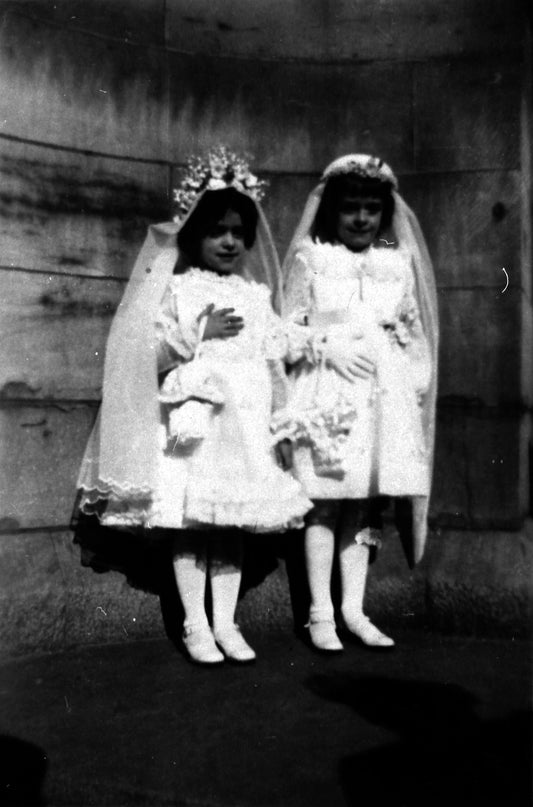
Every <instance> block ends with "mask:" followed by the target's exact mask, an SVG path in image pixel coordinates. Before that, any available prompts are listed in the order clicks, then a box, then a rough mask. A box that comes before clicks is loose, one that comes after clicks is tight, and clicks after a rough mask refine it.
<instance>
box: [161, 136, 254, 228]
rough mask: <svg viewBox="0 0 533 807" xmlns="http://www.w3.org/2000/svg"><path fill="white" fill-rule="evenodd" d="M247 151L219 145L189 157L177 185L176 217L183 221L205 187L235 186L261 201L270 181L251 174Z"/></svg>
mask: <svg viewBox="0 0 533 807" xmlns="http://www.w3.org/2000/svg"><path fill="white" fill-rule="evenodd" d="M247 159H249V157H248V155H243V156H242V157H240V156H239V155H237V154H235V152H233V151H230V150H229V149H228V148H227V147H226V146H216V147H215V148H213V149H211V151H209V152H208V153H207V155H205V156H204V157H190V158H189V159H188V160H187V163H186V167H185V168H184V170H183V174H182V179H181V182H180V185H179V187H178V188H174V191H173V196H174V202H175V203H176V206H177V213H176V215H175V216H174V221H176V222H179V221H181V220H182V219H183V218H184V217H185V216H186V215H187V213H188V212H189V210H190V209H191V207H192V205H193V204H194V202H195V201H196V199H197V197H198V196H199V195H200V194H201V193H203V192H204V191H206V190H207V191H218V190H222V189H224V188H235V190H238V191H240V192H241V193H246V194H247V195H248V196H250V197H251V198H252V199H253V200H254V202H260V201H261V199H262V198H263V197H264V195H265V188H266V186H267V185H268V183H267V182H266V181H265V180H261V179H258V178H257V177H256V176H255V174H252V172H251V171H250V167H249V165H248V162H247Z"/></svg>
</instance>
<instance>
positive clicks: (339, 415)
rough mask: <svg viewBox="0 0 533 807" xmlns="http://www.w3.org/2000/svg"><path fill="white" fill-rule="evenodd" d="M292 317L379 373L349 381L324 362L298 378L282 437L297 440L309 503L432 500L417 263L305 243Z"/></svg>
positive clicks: (381, 251)
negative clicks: (414, 265)
mask: <svg viewBox="0 0 533 807" xmlns="http://www.w3.org/2000/svg"><path fill="white" fill-rule="evenodd" d="M286 294H287V301H286V302H287V307H286V310H287V312H290V317H291V318H292V319H293V320H295V321H299V322H306V323H308V324H309V325H310V326H311V327H312V328H313V329H314V330H315V331H316V332H317V334H321V335H322V338H325V339H327V340H333V341H334V343H335V344H337V346H340V347H342V349H343V350H345V352H346V353H347V354H348V355H353V354H354V353H361V354H364V355H365V356H367V357H368V358H369V359H371V360H372V361H373V362H374V363H375V365H376V372H375V374H374V375H373V376H371V377H370V378H369V379H362V378H356V379H355V382H354V383H351V382H350V381H348V380H345V379H344V378H343V377H342V376H341V375H339V373H337V372H336V371H335V370H334V369H332V368H329V367H327V366H326V364H325V363H324V362H323V361H322V360H321V359H320V350H317V356H318V358H317V359H316V360H315V361H314V362H313V361H309V360H307V359H306V358H304V359H302V360H300V361H299V362H298V363H297V364H296V365H295V366H294V369H293V372H292V392H291V402H290V405H289V406H288V407H287V409H286V411H285V412H284V413H282V414H281V413H280V415H281V416H280V417H279V419H278V426H279V436H291V433H292V436H293V439H294V441H295V451H294V473H295V476H296V478H297V479H299V480H300V482H301V483H302V485H303V487H304V489H305V491H306V493H307V495H308V496H309V497H310V498H311V499H358V498H368V497H370V496H376V495H389V496H419V495H420V496H427V495H428V493H429V488H430V473H431V472H430V461H429V460H428V457H427V452H426V449H425V440H424V434H423V426H422V417H421V406H420V404H421V400H422V396H423V395H424V392H425V391H426V390H427V387H428V385H429V383H430V379H431V369H432V368H431V360H430V352H429V349H428V345H427V341H426V339H425V337H424V334H423V331H422V327H421V323H420V317H419V313H418V310H417V305H416V301H415V296H414V275H413V271H412V266H411V259H410V257H409V256H408V255H407V254H405V253H404V252H402V250H401V249H400V248H387V247H383V248H382V247H376V246H371V247H369V248H368V249H367V250H365V251H363V252H359V253H354V252H351V251H349V250H348V249H347V248H346V247H344V246H343V245H341V244H329V243H315V242H313V241H312V240H311V238H309V237H308V238H307V239H306V240H305V241H303V242H302V245H301V247H300V249H299V251H298V252H297V253H296V255H295V258H294V262H293V264H292V267H291V268H290V269H289V273H288V283H287V288H286Z"/></svg>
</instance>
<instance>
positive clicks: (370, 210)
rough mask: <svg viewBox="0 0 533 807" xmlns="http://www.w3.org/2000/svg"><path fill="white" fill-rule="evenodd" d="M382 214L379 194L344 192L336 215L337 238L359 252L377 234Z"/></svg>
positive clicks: (368, 244) (381, 202)
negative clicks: (366, 194) (368, 194)
mask: <svg viewBox="0 0 533 807" xmlns="http://www.w3.org/2000/svg"><path fill="white" fill-rule="evenodd" d="M382 214H383V201H382V199H380V198H379V196H365V195H362V194H356V193H347V194H345V195H344V196H343V197H342V198H341V201H340V205H339V212H338V215H337V238H338V239H339V241H340V242H341V243H342V244H344V246H345V247H348V249H351V250H352V251H353V252H361V250H363V249H366V248H367V247H369V246H370V244H371V243H372V242H373V241H374V239H375V237H376V236H377V234H378V232H379V228H380V225H381V216H382Z"/></svg>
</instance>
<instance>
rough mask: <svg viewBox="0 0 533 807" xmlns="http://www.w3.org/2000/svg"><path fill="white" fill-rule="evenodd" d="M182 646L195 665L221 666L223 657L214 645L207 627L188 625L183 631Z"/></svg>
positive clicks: (209, 629)
mask: <svg viewBox="0 0 533 807" xmlns="http://www.w3.org/2000/svg"><path fill="white" fill-rule="evenodd" d="M183 645H184V647H185V649H186V651H187V653H188V654H189V657H190V659H191V661H194V662H196V664H211V665H212V664H221V663H222V662H223V661H224V656H223V655H222V653H221V652H220V650H219V649H218V647H217V646H216V644H215V639H214V637H213V634H212V632H211V628H210V627H209V625H188V626H187V627H185V628H184V629H183Z"/></svg>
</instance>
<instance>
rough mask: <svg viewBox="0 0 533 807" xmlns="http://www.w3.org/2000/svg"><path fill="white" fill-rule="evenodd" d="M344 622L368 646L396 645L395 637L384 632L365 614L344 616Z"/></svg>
mask: <svg viewBox="0 0 533 807" xmlns="http://www.w3.org/2000/svg"><path fill="white" fill-rule="evenodd" d="M344 624H345V625H346V627H347V628H348V630H349V631H350V633H353V634H354V635H355V636H357V637H358V638H359V639H361V641H362V642H363V644H366V645H368V647H394V639H391V637H390V636H387V635H386V634H385V633H382V632H381V631H380V630H379V628H376V626H375V625H373V624H372V622H371V621H370V620H369V618H368V617H367V616H365V615H364V614H360V615H359V616H357V617H346V616H344Z"/></svg>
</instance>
